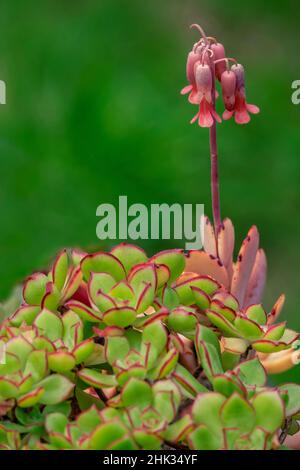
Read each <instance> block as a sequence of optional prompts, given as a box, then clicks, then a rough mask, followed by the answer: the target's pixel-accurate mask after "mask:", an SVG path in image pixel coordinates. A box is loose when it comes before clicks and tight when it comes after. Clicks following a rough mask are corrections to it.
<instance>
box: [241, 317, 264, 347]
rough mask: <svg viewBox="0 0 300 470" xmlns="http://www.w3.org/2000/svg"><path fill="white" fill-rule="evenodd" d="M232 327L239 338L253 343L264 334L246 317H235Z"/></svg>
mask: <svg viewBox="0 0 300 470" xmlns="http://www.w3.org/2000/svg"><path fill="white" fill-rule="evenodd" d="M234 326H235V327H236V329H237V330H238V332H239V333H240V334H241V336H243V337H244V338H246V339H249V340H253V341H255V340H257V339H260V338H261V337H262V336H263V334H264V332H263V330H262V329H261V328H260V326H259V325H258V324H257V323H255V322H254V321H252V320H250V319H248V318H246V317H242V316H238V317H236V319H235V320H234Z"/></svg>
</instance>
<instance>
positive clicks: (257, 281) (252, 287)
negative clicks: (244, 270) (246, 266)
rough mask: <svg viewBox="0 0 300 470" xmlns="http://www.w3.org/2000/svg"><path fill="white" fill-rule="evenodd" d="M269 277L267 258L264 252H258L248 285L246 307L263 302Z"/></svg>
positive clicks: (260, 250)
mask: <svg viewBox="0 0 300 470" xmlns="http://www.w3.org/2000/svg"><path fill="white" fill-rule="evenodd" d="M266 276H267V258H266V255H265V252H264V250H262V249H261V248H260V249H259V250H258V252H257V254H256V258H255V263H254V266H253V269H252V273H251V276H250V280H249V283H248V287H247V291H246V296H245V302H244V306H245V307H248V305H251V304H257V303H259V302H261V298H262V294H263V291H264V287H265V283H266Z"/></svg>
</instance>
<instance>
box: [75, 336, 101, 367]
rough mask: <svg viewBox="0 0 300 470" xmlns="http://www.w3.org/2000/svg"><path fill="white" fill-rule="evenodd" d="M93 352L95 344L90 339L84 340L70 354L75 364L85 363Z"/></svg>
mask: <svg viewBox="0 0 300 470" xmlns="http://www.w3.org/2000/svg"><path fill="white" fill-rule="evenodd" d="M94 351H95V343H94V341H93V339H92V338H89V339H86V340H85V341H82V342H81V343H79V344H77V346H76V347H75V348H74V349H73V351H72V354H73V356H74V357H75V362H76V364H81V363H82V362H85V361H86V360H87V359H88V358H90V356H91V355H92V354H93V352H94Z"/></svg>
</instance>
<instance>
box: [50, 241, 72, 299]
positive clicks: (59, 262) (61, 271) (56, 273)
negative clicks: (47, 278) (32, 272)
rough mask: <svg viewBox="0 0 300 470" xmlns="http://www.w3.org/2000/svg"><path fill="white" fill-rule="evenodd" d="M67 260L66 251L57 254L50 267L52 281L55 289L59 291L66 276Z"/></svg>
mask: <svg viewBox="0 0 300 470" xmlns="http://www.w3.org/2000/svg"><path fill="white" fill-rule="evenodd" d="M68 269H69V259H68V253H67V250H63V251H62V252H61V253H59V254H58V256H57V258H56V260H55V261H54V264H53V267H52V280H53V283H54V285H55V286H56V288H57V289H58V290H59V291H61V290H62V288H63V286H64V284H65V281H66V278H67V274H68Z"/></svg>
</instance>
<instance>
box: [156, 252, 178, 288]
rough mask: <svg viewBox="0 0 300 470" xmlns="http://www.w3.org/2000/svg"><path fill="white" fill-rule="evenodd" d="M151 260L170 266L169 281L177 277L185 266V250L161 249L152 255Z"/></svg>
mask: <svg viewBox="0 0 300 470" xmlns="http://www.w3.org/2000/svg"><path fill="white" fill-rule="evenodd" d="M149 261H151V262H152V263H155V264H164V265H166V266H167V267H168V268H169V270H170V280H169V282H172V281H174V280H175V279H177V278H178V277H179V276H180V274H181V273H182V272H183V270H184V268H185V256H184V254H183V250H179V249H174V250H165V251H160V252H159V253H157V254H156V255H154V256H152V258H151V259H150V260H149Z"/></svg>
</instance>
